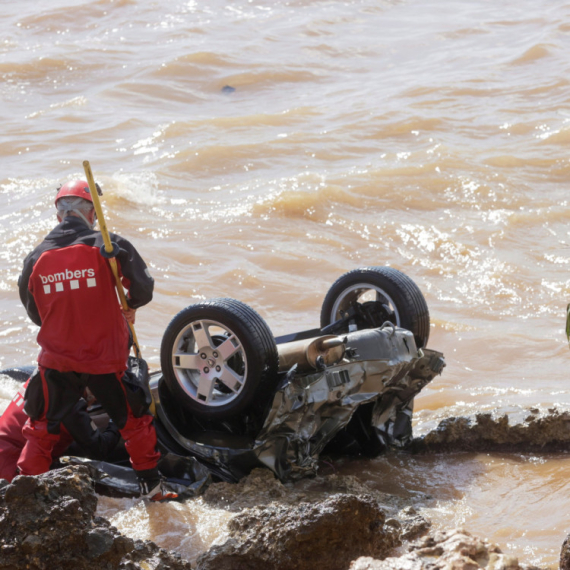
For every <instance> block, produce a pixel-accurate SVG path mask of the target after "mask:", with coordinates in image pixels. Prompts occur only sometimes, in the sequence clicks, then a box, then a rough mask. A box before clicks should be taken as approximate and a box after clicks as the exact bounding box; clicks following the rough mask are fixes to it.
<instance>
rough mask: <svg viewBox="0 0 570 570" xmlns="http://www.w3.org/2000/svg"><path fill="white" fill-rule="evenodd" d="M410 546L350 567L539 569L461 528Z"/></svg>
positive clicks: (379, 569)
mask: <svg viewBox="0 0 570 570" xmlns="http://www.w3.org/2000/svg"><path fill="white" fill-rule="evenodd" d="M409 550H410V552H408V553H406V554H404V555H402V556H399V557H391V558H385V559H384V560H375V559H374V558H371V557H361V558H358V559H357V560H355V561H354V562H352V564H351V565H350V570H450V569H453V570H480V569H481V568H485V569H487V570H538V569H537V568H535V567H534V566H526V565H521V564H519V561H518V559H517V558H516V557H514V556H509V555H506V554H503V553H502V552H501V550H500V548H499V547H498V546H497V545H496V544H490V543H489V542H487V541H486V540H482V539H480V538H477V537H476V536H473V535H471V534H470V533H468V532H467V531H465V530H462V529H454V530H449V531H444V532H436V533H434V534H433V535H430V536H427V537H425V538H424V539H422V540H421V541H419V542H417V543H415V544H412V545H411V546H410V549H409Z"/></svg>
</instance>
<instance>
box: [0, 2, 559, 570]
mask: <svg viewBox="0 0 570 570" xmlns="http://www.w3.org/2000/svg"><path fill="white" fill-rule="evenodd" d="M0 30H1V35H0V37H1V38H2V41H1V42H0V76H1V78H2V81H1V83H0V93H1V97H2V106H1V107H0V116H1V118H2V129H1V132H0V164H1V165H2V169H1V178H0V239H1V240H2V244H3V245H2V249H1V250H0V251H1V254H0V367H8V366H11V365H14V364H31V363H33V361H34V359H35V357H36V354H37V348H36V344H35V336H36V333H37V329H36V328H35V327H34V326H33V325H32V324H31V323H30V322H29V321H28V320H27V319H26V317H25V313H24V310H23V308H22V306H21V305H20V303H19V299H18V294H17V287H16V285H17V278H18V274H19V271H20V269H21V263H22V259H23V258H24V256H25V255H26V253H27V252H28V251H29V250H31V249H32V248H33V247H34V246H35V245H36V244H37V243H38V242H39V241H40V240H41V238H42V237H43V235H45V233H47V231H48V230H49V229H50V228H51V227H52V225H53V223H54V217H53V207H52V205H53V199H54V195H55V188H56V187H57V185H58V184H60V183H61V182H64V181H65V180H67V179H69V178H71V177H76V176H79V175H82V166H81V164H82V161H83V160H84V159H89V160H90V161H91V166H92V168H93V171H94V173H95V176H96V178H97V179H98V180H99V181H100V182H101V184H102V186H103V189H104V193H105V195H104V204H105V208H106V211H107V215H108V223H109V226H110V228H111V229H112V230H116V231H118V232H120V233H122V234H123V235H124V236H126V237H128V238H129V239H130V240H131V241H132V242H134V243H135V245H136V246H137V247H138V249H139V251H140V252H141V254H142V255H143V257H144V258H145V259H146V260H147V261H148V263H149V265H150V268H151V271H152V273H153V275H154V277H155V279H156V294H155V299H154V301H153V302H152V304H151V305H149V306H148V307H146V308H144V309H141V310H140V311H139V314H138V320H137V333H138V335H139V339H140V341H141V343H142V349H143V354H144V355H145V357H146V359H147V360H148V361H149V363H150V365H151V367H153V368H158V367H159V366H160V358H159V347H160V341H161V337H162V333H163V331H164V329H165V327H166V326H167V324H168V322H169V320H170V319H171V318H172V317H173V316H174V315H175V314H176V313H177V312H178V311H179V310H181V309H182V308H184V307H185V306H187V305H189V304H191V303H193V302H196V301H198V300H201V299H206V298H211V297H218V296H227V297H234V298H237V299H240V300H241V301H244V302H246V303H248V304H250V305H251V306H252V307H254V308H255V309H256V310H257V311H258V312H259V313H260V314H261V315H262V316H263V317H264V318H265V319H266V321H267V322H268V324H269V325H270V327H271V328H272V330H273V331H274V333H275V334H276V335H279V334H284V333H287V332H291V331H294V330H299V329H301V328H312V327H314V326H316V325H317V324H318V319H319V312H320V306H321V303H322V300H323V297H324V295H325V294H326V292H327V290H328V288H329V287H330V285H331V284H332V283H333V281H334V280H335V279H336V278H337V277H339V276H340V275H341V274H342V273H344V272H346V271H348V270H350V269H353V268H355V267H359V266H365V265H389V266H392V267H396V268H398V269H401V270H403V271H404V272H406V273H407V274H408V275H409V276H410V277H412V279H414V280H415V281H416V283H417V284H418V285H419V286H420V287H421V289H422V290H423V292H424V294H425V296H426V299H427V302H428V305H429V307H430V312H431V315H432V329H431V338H430V343H429V345H430V346H431V347H433V348H435V349H438V350H441V351H443V352H444V353H445V355H446V359H447V368H446V369H445V371H444V374H443V376H441V377H439V378H437V379H436V380H435V381H434V382H433V383H432V384H431V385H430V386H429V387H428V388H427V389H426V390H425V391H424V393H423V394H422V395H421V397H420V398H418V400H417V406H416V414H415V423H416V429H417V431H418V433H421V432H422V430H426V429H428V428H429V426H431V425H433V424H434V423H435V422H436V421H437V419H438V418H440V417H445V415H450V414H462V413H468V412H472V411H474V410H480V409H494V408H501V409H504V410H506V411H509V410H510V409H511V408H512V407H516V406H523V407H524V406H533V405H536V404H541V405H544V406H547V407H548V406H552V407H556V406H560V407H565V406H568V405H569V404H570V390H569V388H568V384H567V368H568V359H569V357H570V355H569V354H568V346H567V342H566V339H565V336H564V317H565V308H566V303H567V302H568V300H569V297H570V295H569V293H570V277H569V272H568V269H569V264H570V237H569V228H568V221H569V219H570V203H569V196H570V194H569V190H568V181H569V177H570V163H569V158H568V143H569V142H570V85H569V81H568V76H569V66H570V64H569V60H568V57H567V54H568V48H569V47H570V3H568V2H564V1H561V2H550V1H547V0H539V1H534V2H530V1H528V0H523V1H516V2H515V1H514V0H507V1H505V2H500V3H491V2H487V1H485V0H462V1H461V2H459V1H457V0H456V1H447V2H444V1H437V0H427V1H423V2H420V1H418V0H386V1H382V2H374V1H372V0H352V1H344V2H341V1H334V0H330V1H319V0H316V1H308V0H289V1H285V0H284V1H278V2H274V1H269V0H249V1H248V0H236V1H232V2H227V1H221V0H212V1H211V2H208V3H200V2H195V1H193V0H174V1H173V2H169V3H167V4H165V3H157V2H151V1H150V0H140V1H138V2H133V1H131V0H116V1H114V0H96V1H94V2H85V1H81V0H66V1H63V0H51V1H50V2H46V1H40V2H38V1H37V0H34V1H31V0H20V1H18V2H15V1H14V2H11V1H10V2H4V3H3V5H2V9H1V10H0ZM225 86H231V87H233V88H234V91H231V90H228V89H226V90H224V89H223V88H224V87H225ZM14 390H15V385H14V383H13V382H11V381H9V380H7V379H5V378H4V379H2V380H0V396H1V397H2V402H1V409H3V408H4V407H5V405H6V404H7V402H8V400H9V398H10V397H11V395H12V394H13V393H14ZM568 467H570V463H569V460H568V458H567V457H566V456H565V455H540V456H535V455H512V456H509V455H506V456H500V455H465V454H461V455H457V456H437V457H431V458H429V457H424V458H414V459H406V460H404V459H402V458H399V457H397V456H396V457H389V458H379V459H376V460H373V461H366V462H365V461H353V462H349V461H346V462H344V461H343V462H341V464H340V465H339V466H336V468H337V469H339V470H340V471H341V472H342V473H345V474H353V475H356V476H358V477H361V478H362V479H363V480H365V481H369V482H370V484H371V485H374V486H375V487H376V488H378V489H382V490H387V491H390V492H395V493H401V494H404V495H405V494H413V493H423V494H426V495H429V496H431V497H433V499H430V500H428V501H427V502H426V506H425V509H426V512H429V513H430V514H431V516H432V518H433V519H434V520H435V521H436V523H437V524H441V525H443V526H446V525H450V524H453V525H459V526H464V527H465V528H467V529H468V530H471V531H473V532H476V533H478V534H481V535H482V536H486V537H488V538H489V539H491V540H493V541H496V542H498V543H499V544H500V545H501V546H502V547H503V548H504V549H505V550H507V551H510V552H516V553H519V554H521V555H522V559H523V561H525V562H529V563H534V564H537V565H542V566H548V565H550V566H555V565H556V563H557V558H558V552H559V548H560V545H561V543H562V541H563V539H564V538H565V536H566V535H567V534H568V533H569V532H570V522H569V521H568V512H570V508H569V507H570V504H569V502H570V499H568V498H567V497H568V495H569V494H568V483H567V476H568V475H567V474H568ZM418 497H420V495H418ZM430 501H431V502H430ZM101 509H102V510H103V511H105V512H108V513H109V516H111V517H112V520H113V521H114V522H115V524H117V526H119V528H121V529H124V530H125V531H126V532H129V533H130V534H132V535H133V536H139V537H141V538H152V539H154V540H156V541H157V542H158V543H159V544H162V545H165V546H168V547H171V548H177V549H179V550H180V551H181V552H183V553H184V554H186V555H187V556H189V557H194V556H195V555H196V553H197V552H199V551H200V550H203V549H204V548H207V547H208V546H209V544H211V543H212V541H214V540H216V539H221V538H223V533H224V532H225V530H224V521H225V520H227V517H228V514H227V513H226V512H224V511H219V510H215V509H209V508H208V507H207V506H206V505H203V506H198V503H196V504H192V505H167V506H164V505H151V506H144V505H142V504H140V503H138V502H136V501H120V502H116V500H107V499H104V500H103V501H102V506H101ZM113 512H114V513H115V514H112V513H113Z"/></svg>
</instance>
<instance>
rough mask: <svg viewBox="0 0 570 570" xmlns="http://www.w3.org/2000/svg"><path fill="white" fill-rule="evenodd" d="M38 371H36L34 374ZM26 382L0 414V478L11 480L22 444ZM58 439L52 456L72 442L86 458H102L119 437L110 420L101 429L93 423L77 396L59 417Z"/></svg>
mask: <svg viewBox="0 0 570 570" xmlns="http://www.w3.org/2000/svg"><path fill="white" fill-rule="evenodd" d="M37 373H39V372H36V374H37ZM28 383H29V380H28V382H26V383H25V384H24V385H23V386H22V388H21V389H20V391H19V392H18V393H17V394H16V395H15V396H14V398H13V399H12V401H11V402H10V404H9V405H8V407H7V408H6V410H5V412H4V413H3V414H2V416H1V417H0V479H6V480H8V481H12V479H13V478H14V477H15V476H16V474H17V464H18V460H19V459H20V454H21V453H22V450H23V449H24V446H25V445H26V438H25V437H24V435H23V434H22V428H23V427H24V424H25V423H26V421H27V419H28V416H27V415H26V413H25V412H24V392H25V389H26V388H27V386H28ZM59 436H60V437H59V440H58V442H57V443H56V444H55V445H54V448H53V458H54V459H57V458H59V457H61V456H62V455H63V454H64V453H65V452H66V450H67V449H68V448H69V446H70V445H71V444H72V443H73V442H74V441H75V442H76V443H77V444H78V445H79V447H80V449H81V452H82V455H83V454H85V455H86V456H87V457H89V458H90V459H98V460H105V459H107V458H108V456H109V455H110V453H111V452H112V451H113V449H114V448H115V446H116V445H117V443H119V440H120V439H121V436H120V434H119V430H118V429H117V426H116V425H115V424H114V423H113V422H112V421H111V422H109V425H108V426H107V428H106V429H105V430H104V431H101V430H99V429H97V428H96V427H94V426H93V424H92V422H91V416H90V415H89V414H88V413H87V401H86V400H85V399H83V398H81V399H80V400H79V401H78V402H77V403H76V404H75V406H74V407H73V409H72V410H71V412H70V413H69V414H68V415H67V416H66V417H65V418H64V419H63V421H62V425H61V428H60V434H59Z"/></svg>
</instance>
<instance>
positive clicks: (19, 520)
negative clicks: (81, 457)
mask: <svg viewBox="0 0 570 570" xmlns="http://www.w3.org/2000/svg"><path fill="white" fill-rule="evenodd" d="M96 507H97V496H96V495H95V492H94V491H93V485H92V482H91V479H90V477H89V473H88V470H87V468H86V467H82V466H81V467H66V468H63V469H57V470H55V471H51V472H49V473H45V474H43V475H39V476H37V477H24V476H20V477H16V478H15V479H14V481H13V482H12V483H11V484H5V485H4V486H1V487H0V569H11V570H15V569H20V568H21V569H24V568H26V569H29V570H36V569H37V570H58V569H62V570H63V569H67V568H73V569H74V570H93V569H94V568H104V569H106V570H115V569H119V568H121V569H129V570H131V569H132V570H135V569H140V568H152V569H153V570H190V568H191V566H190V563H189V562H187V561H186V560H183V559H182V558H181V557H180V556H179V555H177V554H175V553H169V552H167V551H166V550H164V549H162V548H159V547H158V546H157V545H156V544H154V543H153V542H150V541H141V540H133V539H131V538H127V537H125V536H122V535H121V534H120V533H119V532H118V531H117V529H116V528H115V527H113V526H111V525H110V523H109V522H108V521H107V520H105V519H104V518H101V517H97V516H95V509H96Z"/></svg>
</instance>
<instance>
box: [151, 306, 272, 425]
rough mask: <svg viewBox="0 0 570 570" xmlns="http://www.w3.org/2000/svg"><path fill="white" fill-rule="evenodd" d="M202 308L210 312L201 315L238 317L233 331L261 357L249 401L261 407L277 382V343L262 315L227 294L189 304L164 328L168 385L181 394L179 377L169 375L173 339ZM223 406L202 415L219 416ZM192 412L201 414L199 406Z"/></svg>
mask: <svg viewBox="0 0 570 570" xmlns="http://www.w3.org/2000/svg"><path fill="white" fill-rule="evenodd" d="M203 311H205V312H208V311H210V312H211V315H209V316H208V317H200V318H209V319H211V320H220V321H223V318H224V313H225V316H226V317H228V316H229V317H230V318H232V319H233V320H235V322H236V326H231V327H230V328H232V329H236V328H237V329H238V330H234V332H235V333H236V334H237V335H238V336H239V340H240V342H241V343H242V345H243V346H244V348H245V347H249V348H250V349H251V350H252V351H253V352H254V353H255V354H256V355H257V356H260V357H261V360H262V361H260V362H259V365H260V368H261V370H260V371H259V378H258V379H257V380H255V379H254V380H253V382H254V383H257V388H256V393H255V396H254V397H253V401H252V402H249V398H248V403H247V404H246V407H251V408H252V410H253V411H258V408H260V407H264V406H265V405H266V403H267V400H268V398H269V397H271V395H272V394H273V392H274V389H275V386H276V383H277V381H278V375H277V371H278V367H279V356H278V353H277V345H276V344H275V339H274V337H273V334H272V333H271V330H270V329H269V327H268V325H267V323H266V322H265V321H264V320H263V318H262V317H261V316H260V315H259V314H258V313H257V312H256V311H255V310H254V309H252V308H251V307H250V306H249V305H246V304H245V303H242V302H241V301H238V300H236V299H231V298H226V297H220V298H214V299H209V300H207V301H203V302H200V303H196V304H194V305H190V306H188V307H186V308H185V309H182V310H181V311H180V312H179V313H178V314H177V315H175V316H174V317H173V319H172V320H171V321H170V323H169V324H168V326H167V327H166V329H165V333H164V335H163V338H162V344H161V350H160V358H161V365H162V369H163V375H164V378H165V380H166V383H167V385H168V386H169V387H170V388H171V389H172V391H173V393H177V392H178V393H179V390H180V388H179V387H178V386H177V381H176V379H175V378H174V377H172V376H170V370H171V359H172V348H173V347H172V342H173V340H174V338H175V336H177V335H178V332H179V331H180V330H181V328H183V327H184V326H186V325H187V324H188V323H189V322H190V321H191V320H192V318H193V317H196V315H197V313H198V314H199V312H203ZM224 324H227V323H224ZM223 409H224V408H223V406H222V407H220V408H218V409H217V410H215V411H212V410H211V409H207V408H205V409H204V412H203V417H204V419H213V418H214V416H218V415H220V413H222V412H223ZM237 411H238V412H239V413H245V412H246V411H247V410H246V409H242V407H241V406H237ZM192 412H193V413H195V414H198V415H199V414H200V412H199V411H198V412H197V411H196V409H193V410H192ZM223 413H225V412H223ZM232 415H234V412H231V411H228V412H227V417H228V418H229V417H231V416H232Z"/></svg>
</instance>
